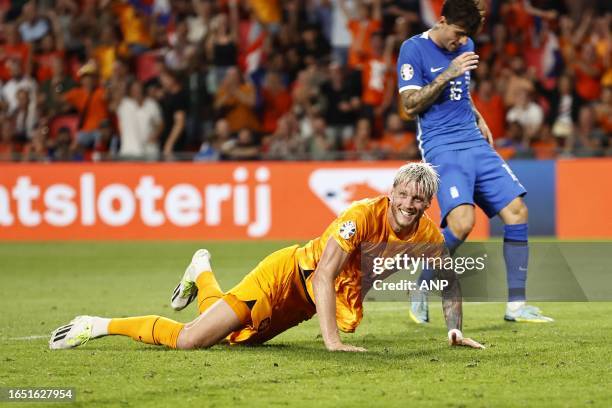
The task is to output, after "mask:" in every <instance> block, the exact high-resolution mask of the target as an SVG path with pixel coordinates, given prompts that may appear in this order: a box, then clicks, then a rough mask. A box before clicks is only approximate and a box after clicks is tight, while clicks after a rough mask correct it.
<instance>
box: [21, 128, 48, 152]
mask: <svg viewBox="0 0 612 408" xmlns="http://www.w3.org/2000/svg"><path fill="white" fill-rule="evenodd" d="M48 136H49V127H48V126H47V124H46V123H44V122H41V123H39V124H37V126H36V128H35V129H34V130H33V132H32V138H31V140H30V141H29V142H28V143H26V144H25V145H24V147H23V152H22V155H21V160H23V161H37V162H47V161H49V160H50V156H49V140H48Z"/></svg>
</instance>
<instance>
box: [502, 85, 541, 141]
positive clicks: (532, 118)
mask: <svg viewBox="0 0 612 408" xmlns="http://www.w3.org/2000/svg"><path fill="white" fill-rule="evenodd" d="M516 98H517V99H516V104H515V105H514V106H513V107H512V108H511V109H510V110H509V111H508V114H507V115H506V120H507V121H508V122H518V123H519V124H520V125H521V126H522V127H523V130H524V132H525V134H524V137H525V140H526V141H527V142H528V141H529V140H531V139H532V138H533V137H535V136H537V134H538V131H539V130H540V126H542V123H543V122H544V111H543V110H542V108H541V107H540V106H539V105H538V104H537V103H535V102H533V101H532V100H531V96H530V95H529V93H528V92H527V90H525V89H521V90H520V91H519V93H518V94H517V96H516Z"/></svg>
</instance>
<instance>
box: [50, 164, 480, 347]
mask: <svg viewBox="0 0 612 408" xmlns="http://www.w3.org/2000/svg"><path fill="white" fill-rule="evenodd" d="M438 183H439V180H438V175H437V173H436V171H435V170H434V169H433V167H431V166H430V165H429V164H426V163H410V164H407V165H405V166H402V167H401V168H400V169H399V170H398V172H397V174H396V176H395V179H394V182H393V188H392V190H391V193H390V194H389V196H379V197H376V198H371V199H365V200H361V201H357V202H354V203H353V204H352V205H351V206H350V207H349V208H348V209H347V210H345V211H344V212H343V213H342V214H340V215H339V216H338V218H336V219H335V220H334V221H333V222H332V223H331V224H330V225H329V227H327V229H326V230H325V231H324V232H323V234H322V235H321V236H320V237H318V238H315V239H314V240H312V241H310V242H308V243H307V244H305V245H304V246H298V245H294V246H290V247H288V248H284V249H281V250H279V251H276V252H274V253H272V254H271V255H269V256H267V257H266V258H265V259H264V260H263V261H261V262H260V263H259V264H258V265H257V266H256V267H255V269H253V271H251V272H250V273H249V274H248V275H246V276H245V277H244V279H243V280H242V281H241V282H240V283H239V284H238V285H237V286H235V287H234V288H233V289H231V290H229V291H228V292H225V293H224V292H223V291H221V289H220V288H219V285H218V283H217V281H216V279H215V277H214V275H213V272H212V267H211V265H210V254H209V252H208V251H207V250H205V249H200V250H199V251H197V252H196V253H195V255H194V256H193V258H192V261H191V263H190V264H189V266H188V267H187V269H186V271H185V273H184V276H183V279H182V280H181V282H180V283H179V285H178V286H177V287H176V289H175V290H174V293H173V296H172V299H171V303H172V307H173V308H174V309H176V310H181V309H183V308H185V307H186V306H187V305H189V304H190V303H191V302H192V301H193V300H195V299H196V298H197V304H198V311H199V313H200V315H199V316H198V317H197V318H196V319H195V320H193V321H192V322H190V323H187V324H183V323H179V322H176V321H173V320H170V319H167V318H164V317H161V316H141V317H128V318H117V319H107V318H101V317H93V316H79V317H77V318H75V319H74V320H73V321H72V322H70V323H69V324H67V325H65V326H62V327H59V328H58V329H56V330H55V331H54V332H53V333H52V334H51V339H50V340H49V347H50V348H51V349H65V348H72V347H76V346H79V345H81V344H84V343H86V342H87V341H89V340H90V339H93V338H97V337H102V336H107V335H123V336H129V337H132V338H133V339H135V340H137V341H141V342H144V343H148V344H156V345H162V344H163V345H165V346H168V347H170V348H176V349H195V348H206V347H210V346H212V345H215V344H217V343H220V342H222V341H223V342H225V341H227V342H229V343H230V344H261V343H264V342H266V341H267V340H270V339H271V338H273V337H275V336H276V335H278V334H280V333H282V332H284V331H285V330H287V329H289V328H291V327H293V326H296V325H298V324H299V323H301V322H302V321H304V320H307V319H310V318H311V317H312V316H314V315H315V313H318V315H319V323H320V327H321V334H322V337H323V341H324V343H325V347H326V348H327V349H328V350H330V351H366V350H365V348H363V347H357V346H352V345H348V344H344V343H342V341H341V339H340V335H339V329H340V330H342V331H344V332H353V331H354V330H355V328H356V327H357V325H358V324H359V322H360V321H361V318H362V314H363V305H362V300H363V297H364V296H363V295H364V294H365V293H366V292H367V290H368V289H369V287H367V286H368V285H367V282H368V276H364V274H368V272H367V271H366V272H362V261H364V260H366V261H367V260H368V259H372V258H373V257H374V256H379V255H381V254H382V253H384V252H385V251H386V249H387V248H404V251H405V248H407V247H409V248H419V251H418V253H411V254H410V255H412V256H421V255H422V253H423V248H425V247H429V248H430V249H429V252H428V253H429V254H430V255H435V256H444V255H445V254H446V251H445V248H444V245H443V244H444V238H443V236H442V234H441V233H440V231H439V230H438V228H437V226H436V225H435V223H434V222H433V221H432V220H430V219H429V217H427V215H425V210H426V209H427V208H429V206H430V203H431V199H432V197H433V196H434V195H435V194H436V191H437V188H438ZM381 248H382V252H381ZM409 252H410V251H409ZM412 252H416V251H415V250H413V251H412ZM388 255H389V254H388ZM389 272H392V271H389ZM438 276H439V277H440V278H441V279H445V280H447V282H448V285H447V286H446V288H445V289H444V290H442V304H443V311H444V316H445V319H446V323H447V328H448V330H449V336H448V338H449V343H450V344H451V345H463V346H469V347H474V348H484V347H483V346H482V345H481V344H479V343H477V342H476V341H474V340H472V339H469V338H464V337H463V335H462V333H461V326H462V310H461V305H462V298H461V290H460V287H459V282H458V280H457V279H456V277H455V273H454V271H452V270H448V269H446V270H445V269H441V270H440V271H438ZM362 277H363V278H364V279H362ZM369 277H371V276H369ZM364 283H365V284H364Z"/></svg>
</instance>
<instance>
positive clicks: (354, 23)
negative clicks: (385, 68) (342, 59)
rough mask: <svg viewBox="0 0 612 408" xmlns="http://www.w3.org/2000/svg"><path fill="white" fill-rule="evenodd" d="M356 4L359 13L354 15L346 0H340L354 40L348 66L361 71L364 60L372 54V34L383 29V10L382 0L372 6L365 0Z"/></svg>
mask: <svg viewBox="0 0 612 408" xmlns="http://www.w3.org/2000/svg"><path fill="white" fill-rule="evenodd" d="M355 3H356V4H357V13H355V14H353V13H352V12H351V11H350V10H349V9H348V6H347V4H346V0H339V4H340V8H341V10H342V12H343V13H344V15H345V17H346V20H347V27H348V30H349V32H350V33H351V38H352V41H351V45H350V47H349V53H348V66H349V67H350V68H358V69H360V68H361V66H362V64H363V62H364V60H366V59H367V58H368V57H369V56H370V54H371V52H372V46H371V44H370V39H371V38H372V34H373V33H375V32H377V31H380V30H381V28H382V8H381V0H373V2H372V5H371V6H370V5H369V4H367V3H365V2H364V1H363V0H355ZM370 8H371V10H370Z"/></svg>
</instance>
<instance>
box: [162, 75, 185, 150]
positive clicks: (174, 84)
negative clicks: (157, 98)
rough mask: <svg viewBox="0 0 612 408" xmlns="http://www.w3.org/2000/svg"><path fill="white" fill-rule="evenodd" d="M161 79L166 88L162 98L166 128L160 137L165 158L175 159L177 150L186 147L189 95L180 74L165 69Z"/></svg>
mask: <svg viewBox="0 0 612 408" xmlns="http://www.w3.org/2000/svg"><path fill="white" fill-rule="evenodd" d="M159 78H160V81H161V84H162V87H163V89H164V96H163V99H162V100H161V108H162V116H163V123H164V130H163V131H162V133H161V137H160V139H159V142H160V148H161V152H162V155H163V157H164V159H165V160H172V159H174V157H175V156H174V155H175V153H177V152H182V151H184V150H185V147H186V131H185V127H186V123H187V112H188V109H189V107H188V100H189V99H188V98H189V96H188V95H187V93H186V92H185V90H184V89H183V85H182V84H181V81H180V79H179V76H178V74H176V73H174V72H172V71H169V70H164V71H162V72H161V75H160V77H159Z"/></svg>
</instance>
